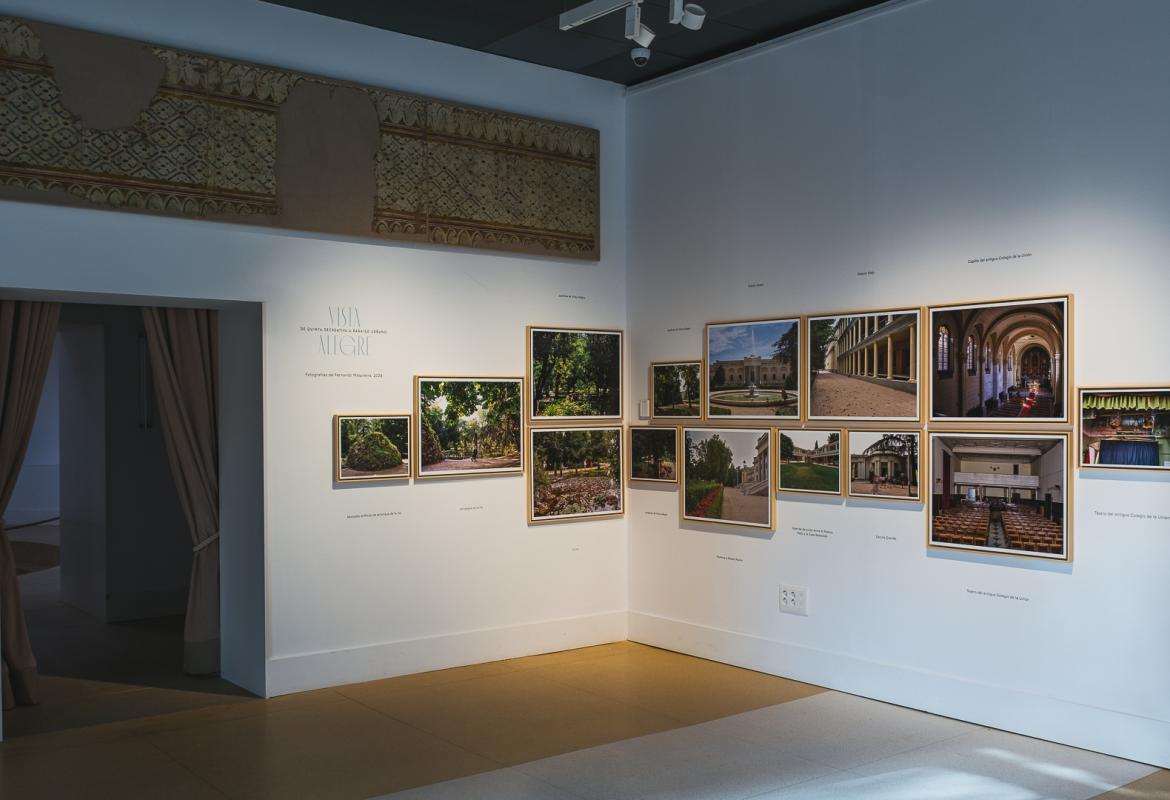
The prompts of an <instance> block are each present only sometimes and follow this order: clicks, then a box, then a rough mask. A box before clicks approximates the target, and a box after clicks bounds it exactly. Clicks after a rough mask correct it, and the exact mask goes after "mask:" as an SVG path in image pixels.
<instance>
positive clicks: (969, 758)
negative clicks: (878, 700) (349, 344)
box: [851, 728, 1154, 800]
mask: <svg viewBox="0 0 1170 800" xmlns="http://www.w3.org/2000/svg"><path fill="white" fill-rule="evenodd" d="M1153 770H1154V768H1153V767H1150V766H1147V765H1145V764H1138V763H1135V762H1133V761H1126V760H1124V759H1120V758H1113V757H1111V756H1105V755H1101V754H1099V753H1092V752H1089V751H1087V750H1079V749H1077V748H1074V747H1065V746H1063V745H1059V744H1053V743H1052V742H1045V741H1041V740H1039V739H1031V738H1028V737H1026V736H1017V735H1016V734H1011V733H1005V732H1003V731H997V730H991V729H987V728H982V729H979V730H977V731H975V732H972V733H967V734H963V735H962V736H956V737H954V738H952V739H947V740H945V741H942V742H938V743H936V744H931V745H927V746H925V747H921V748H918V749H917V750H911V751H908V752H905V753H901V754H899V755H896V756H893V757H891V758H886V759H882V760H880V761H875V762H871V763H867V764H862V765H859V766H856V767H853V768H852V769H851V771H852V772H856V773H859V774H861V775H866V776H870V777H876V778H881V779H883V780H884V781H886V782H888V783H890V784H891V785H892V784H893V783H895V782H897V781H903V782H905V783H907V784H908V785H915V784H916V785H933V786H936V787H937V788H938V789H939V790H942V788H943V787H944V786H945V785H946V784H947V782H948V781H964V782H974V783H978V782H981V781H996V782H998V783H999V784H1002V785H1003V786H1009V787H1013V788H1012V793H1011V795H1010V796H1016V794H1017V790H1018V791H1020V792H1025V793H1031V794H1023V795H1020V796H1027V797H1059V798H1065V799H1066V800H1081V799H1082V798H1083V799H1085V800H1087V798H1091V797H1094V796H1095V795H1097V794H1100V793H1101V792H1103V791H1106V790H1108V789H1112V788H1115V787H1117V786H1122V785H1124V784H1127V783H1130V782H1132V781H1135V780H1137V779H1138V778H1141V777H1144V776H1146V775H1148V774H1150V773H1151V772H1152V771H1153Z"/></svg>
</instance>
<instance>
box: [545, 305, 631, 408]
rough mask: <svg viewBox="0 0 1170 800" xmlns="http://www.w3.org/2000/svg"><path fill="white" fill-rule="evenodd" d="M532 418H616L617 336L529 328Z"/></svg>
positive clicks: (618, 394)
mask: <svg viewBox="0 0 1170 800" xmlns="http://www.w3.org/2000/svg"><path fill="white" fill-rule="evenodd" d="M528 336H529V341H528V348H529V349H528V352H529V364H530V369H531V380H532V383H531V390H532V400H531V401H530V402H531V403H532V406H531V412H532V416H533V418H538V417H539V418H545V419H558V418H578V419H579V418H591V417H620V416H621V401H622V398H621V394H622V391H621V377H622V334H621V332H620V331H585V330H572V329H554V328H529V330H528Z"/></svg>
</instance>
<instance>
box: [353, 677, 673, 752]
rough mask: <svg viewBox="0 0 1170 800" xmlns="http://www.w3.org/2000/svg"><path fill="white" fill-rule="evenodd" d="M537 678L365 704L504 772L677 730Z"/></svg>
mask: <svg viewBox="0 0 1170 800" xmlns="http://www.w3.org/2000/svg"><path fill="white" fill-rule="evenodd" d="M609 660H610V659H601V661H609ZM591 663H592V662H591ZM537 671H538V670H522V671H518V672H511V673H506V674H504V675H496V676H492V677H489V678H481V679H478V680H469V681H460V682H457V683H449V684H444V685H442V686H433V687H428V688H425V689H417V690H415V691H412V692H401V693H393V694H388V695H383V696H380V697H376V698H365V699H364V701H365V702H368V703H369V705H370V707H371V708H374V709H376V710H378V711H380V712H382V713H384V714H387V715H389V716H391V717H394V718H395V719H399V720H402V721H403V722H406V723H408V724H410V725H414V726H416V727H418V728H420V729H422V730H425V731H429V732H430V733H433V734H435V735H436V736H439V737H441V738H443V739H445V740H447V741H449V742H453V743H455V744H457V745H459V746H460V747H464V748H466V749H467V750H470V751H472V752H474V753H479V754H481V755H484V756H486V757H488V758H491V759H493V760H495V761H498V762H500V763H501V764H505V765H513V764H519V763H522V762H525V761H534V760H536V759H538V758H544V757H546V756H551V755H557V754H560V753H565V752H569V751H571V750H579V749H581V748H584V747H592V746H594V745H598V744H603V743H606V742H612V741H615V740H618V739H628V738H631V737H634V736H642V735H644V734H647V733H655V732H657V731H663V730H668V729H670V728H675V727H678V725H679V723H678V722H677V721H675V720H673V719H670V718H668V717H665V716H662V715H659V714H654V713H651V712H648V711H644V710H642V709H639V708H634V707H632V706H629V705H626V704H624V703H619V702H617V701H615V700H610V699H607V698H604V697H599V696H598V695H596V694H592V693H590V692H587V691H583V690H581V689H576V688H574V687H572V686H565V685H564V684H560V683H556V682H553V681H550V680H547V679H545V678H543V677H540V676H537V675H536V674H535V673H536V672H537Z"/></svg>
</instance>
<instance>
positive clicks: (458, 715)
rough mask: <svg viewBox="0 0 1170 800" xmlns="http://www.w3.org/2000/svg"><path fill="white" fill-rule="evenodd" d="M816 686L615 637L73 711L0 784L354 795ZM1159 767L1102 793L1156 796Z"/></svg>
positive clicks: (669, 724)
mask: <svg viewBox="0 0 1170 800" xmlns="http://www.w3.org/2000/svg"><path fill="white" fill-rule="evenodd" d="M88 688H94V687H88ZM86 691H87V687H84V686H82V687H78V697H77V699H78V701H79V702H80V703H81V704H82V705H84V703H85V702H87V695H86ZM822 691H823V690H822V689H819V688H817V687H814V686H808V685H806V684H800V683H796V682H794V681H788V680H785V679H783V678H776V677H773V676H768V675H762V674H760V673H756V672H750V671H748V670H742V669H737V668H735V667H730V666H726V665H723V664H717V663H714V662H709V661H704V660H701V659H696V658H691V657H689V656H684V655H680V654H677V653H670V652H666V651H662V650H657V649H654V648H650V647H646V646H643V645H638V644H634V643H631V642H619V643H615V644H610V645H602V646H599V647H591V648H585V649H581V650H573V651H567V652H564V653H553V654H549V655H544V656H533V657H529V658H519V659H513V660H509V661H500V662H495V663H491V664H482V665H476V666H471V667H462V668H457V669H449V670H441V671H437V672H430V673H424V674H420V675H409V676H405V677H401V678H391V679H387V680H382V681H372V682H369V683H362V684H354V685H351V686H344V687H340V688H337V689H326V690H320V691H316V692H306V693H302V694H297V695H290V696H287V697H281V698H276V699H274V700H267V701H265V700H258V699H250V698H236V697H225V698H221V699H222V700H223V702H219V703H215V704H205V705H202V706H201V707H197V708H188V709H183V710H178V711H174V710H169V709H167V708H162V709H160V711H161V712H166V713H158V714H153V715H150V716H145V717H143V718H139V719H131V720H123V721H120V722H113V723H108V724H98V725H87V724H86V717H85V715H84V714H82V715H81V716H80V717H79V718H78V720H76V722H77V723H79V724H81V725H82V726H83V727H75V728H72V729H69V730H62V731H58V732H54V733H47V734H40V735H27V736H19V737H16V738H13V739H10V740H9V741H7V742H5V743H4V744H2V745H0V797H4V798H8V797H13V798H22V800H23V799H24V798H30V799H33V800H35V799H36V798H55V799H56V798H62V799H64V798H73V797H77V798H82V797H84V798H87V800H97V799H98V798H107V797H110V798H121V799H126V798H138V797H177V798H188V797H190V798H204V797H207V798H224V797H228V798H268V797H273V798H276V797H279V798H318V797H319V798H366V797H370V796H374V795H379V794H385V793H390V792H394V791H398V790H402V789H407V788H410V787H414V786H423V785H429V784H435V783H439V782H441V781H446V780H451V779H455V778H459V777H461V776H467V775H473V774H476V773H484V772H488V771H492V770H498V769H500V768H503V767H508V766H511V765H516V764H523V763H525V762H530V761H534V760H536V759H540V758H546V757H548V756H555V755H559V754H563V753H570V752H576V751H579V750H582V749H584V748H587V747H592V746H595V745H599V744H606V743H609V742H615V741H619V740H625V739H630V738H633V737H636V736H642V735H645V734H653V733H657V732H661V731H669V730H676V729H679V728H683V727H686V726H689V725H694V724H696V723H702V722H707V721H711V720H716V719H722V718H724V717H727V716H730V715H733V714H739V713H742V712H745V711H749V710H752V709H756V708H763V707H767V706H773V705H776V704H778V703H784V702H787V701H790V700H796V699H800V698H804V697H808V696H810V695H815V694H818V693H820V692H822ZM99 696H100V693H99ZM147 696H148V695H144V697H147ZM140 710H141V709H140ZM1160 775H1161V776H1162V778H1163V779H1161V783H1159V782H1158V781H1159V780H1160V779H1159V776H1158V775H1155V776H1151V778H1149V779H1145V780H1144V781H1139V782H1138V784H1134V785H1133V786H1132V787H1127V788H1123V789H1119V790H1116V791H1115V792H1113V793H1111V794H1109V795H1107V796H1108V797H1110V798H1113V800H1121V798H1127V799H1128V800H1154V799H1155V798H1158V799H1159V800H1165V798H1167V797H1168V796H1170V793H1167V791H1166V787H1167V785H1170V784H1168V782H1167V781H1165V780H1164V777H1165V775H1166V773H1160ZM1159 792H1161V793H1159Z"/></svg>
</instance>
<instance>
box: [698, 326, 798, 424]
mask: <svg viewBox="0 0 1170 800" xmlns="http://www.w3.org/2000/svg"><path fill="white" fill-rule="evenodd" d="M703 358H704V365H705V367H706V373H707V378H706V380H707V416H708V417H721V416H733V417H735V418H736V419H773V420H774V419H775V418H776V417H797V418H799V417H800V319H799V318H796V319H764V320H748V321H745V322H713V323H710V324H708V325H707V327H706V337H705V346H704V355H703Z"/></svg>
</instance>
